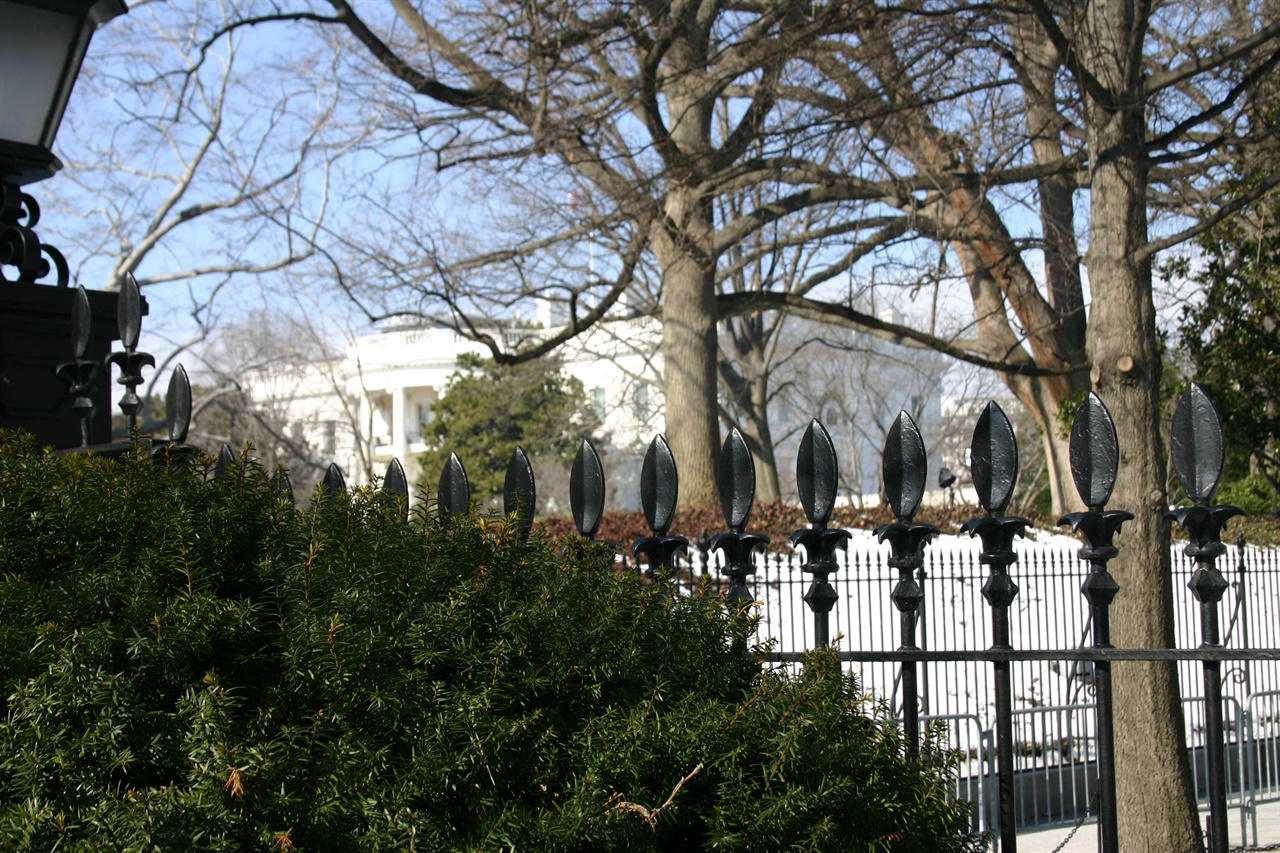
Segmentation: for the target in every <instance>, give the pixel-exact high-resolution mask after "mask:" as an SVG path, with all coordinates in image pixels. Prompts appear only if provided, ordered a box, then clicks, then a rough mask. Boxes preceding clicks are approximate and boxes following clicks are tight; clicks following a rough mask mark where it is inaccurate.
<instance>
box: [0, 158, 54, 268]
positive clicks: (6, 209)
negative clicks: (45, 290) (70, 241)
mask: <svg viewBox="0 0 1280 853" xmlns="http://www.w3.org/2000/svg"><path fill="white" fill-rule="evenodd" d="M39 222H40V205H39V204H37V203H36V200H35V199H34V198H32V197H31V196H30V195H28V194H27V193H24V192H23V191H22V189H21V187H19V186H18V185H17V184H14V183H9V182H5V183H3V184H0V266H10V267H16V268H17V270H18V277H17V278H9V277H8V276H7V275H5V274H4V273H3V272H0V279H2V280H4V281H6V282H9V283H10V284H35V283H37V282H39V281H40V279H42V278H44V277H45V276H47V275H49V273H50V272H54V271H56V272H57V274H58V275H57V281H56V283H57V285H58V287H66V286H67V284H68V283H69V282H70V281H71V270H70V268H69V267H68V266H67V259H66V258H65V257H63V255H62V252H60V251H58V250H57V249H56V248H54V247H53V246H49V245H46V244H44V243H41V242H40V237H39V236H38V235H37V234H36V232H35V227H36V225H37V224H39Z"/></svg>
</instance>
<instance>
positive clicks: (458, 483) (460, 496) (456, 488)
mask: <svg viewBox="0 0 1280 853" xmlns="http://www.w3.org/2000/svg"><path fill="white" fill-rule="evenodd" d="M436 504H437V505H438V506H439V507H440V512H441V513H446V512H452V513H456V514H459V515H463V514H466V512H467V511H468V510H469V509H470V508H471V483H470V482H469V481H468V480H467V472H466V469H465V468H463V467H462V460H461V459H459V458H458V454H456V453H450V454H449V458H448V459H447V460H446V461H445V463H444V470H443V471H441V472H440V485H439V487H438V488H437V489H436Z"/></svg>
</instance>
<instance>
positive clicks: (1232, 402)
mask: <svg viewBox="0 0 1280 853" xmlns="http://www.w3.org/2000/svg"><path fill="white" fill-rule="evenodd" d="M1271 168H1275V166H1274V165H1273V166H1272V167H1271ZM1199 244H1200V248H1201V249H1202V251H1203V252H1204V259H1205V265H1204V267H1203V268H1202V269H1201V270H1199V271H1198V272H1196V273H1195V274H1194V275H1193V276H1192V278H1193V280H1194V281H1196V282H1197V283H1198V284H1199V285H1200V287H1201V289H1202V292H1203V296H1204V298H1203V301H1201V302H1197V303H1193V304H1191V305H1188V306H1187V307H1186V308H1185V309H1184V310H1183V313H1182V324H1181V329H1180V333H1181V340H1182V346H1183V349H1184V350H1185V352H1186V354H1187V356H1188V358H1189V359H1190V362H1191V368H1192V374H1193V378H1194V379H1195V380H1196V381H1197V382H1199V383H1200V384H1201V385H1203V386H1204V387H1205V389H1206V390H1207V391H1208V392H1209V394H1210V396H1212V397H1213V400H1214V403H1215V404H1216V405H1217V407H1218V409H1219V411H1220V412H1221V413H1222V419H1223V424H1224V427H1225V428H1226V431H1227V436H1228V439H1229V440H1228V445H1227V446H1228V459H1227V464H1228V467H1227V471H1226V478H1227V483H1226V485H1232V481H1235V480H1241V479H1244V478H1247V477H1249V476H1250V475H1253V476H1254V477H1261V478H1265V480H1266V481H1267V483H1268V484H1269V486H1270V492H1271V494H1270V495H1269V496H1268V497H1267V498H1265V499H1264V500H1262V501H1255V502H1254V503H1255V504H1257V506H1255V508H1261V507H1263V506H1265V509H1263V511H1264V512H1267V511H1270V510H1272V509H1273V508H1274V500H1275V490H1276V489H1277V488H1278V487H1280V446H1278V445H1277V444H1276V435H1277V434H1280V196H1276V195H1274V194H1273V195H1271V196H1270V197H1267V198H1264V199H1263V200H1262V201H1260V202H1258V203H1255V204H1253V205H1250V206H1249V207H1247V208H1246V209H1245V210H1243V211H1242V212H1241V213H1239V214H1237V215H1236V216H1234V217H1232V218H1229V219H1227V220H1225V221H1223V222H1222V223H1220V224H1219V225H1218V226H1217V227H1215V228H1214V229H1213V230H1211V231H1209V232H1208V233H1207V234H1206V235H1205V236H1204V237H1202V238H1201V239H1200V241H1199ZM1174 271H1175V272H1182V273H1183V274H1186V273H1187V272H1188V271H1189V265H1188V264H1186V263H1185V262H1184V263H1183V265H1182V267H1181V268H1180V269H1175V270H1174ZM1233 488H1234V491H1236V492H1238V493H1239V494H1240V495H1242V496H1243V495H1246V494H1250V493H1254V492H1257V491H1258V489H1257V484H1254V485H1252V486H1251V485H1248V484H1245V483H1241V484H1240V485H1239V486H1234V487H1233Z"/></svg>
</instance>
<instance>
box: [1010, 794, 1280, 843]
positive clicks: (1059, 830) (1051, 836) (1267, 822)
mask: <svg viewBox="0 0 1280 853" xmlns="http://www.w3.org/2000/svg"><path fill="white" fill-rule="evenodd" d="M1230 812H1231V813H1230V815H1229V820H1228V822H1227V826H1228V830H1229V831H1230V834H1231V848H1232V849H1233V850H1234V849H1236V848H1238V847H1241V846H1242V842H1241V838H1240V810H1239V809H1238V808H1233V809H1231V810H1230ZM1201 817H1202V818H1203V819H1204V820H1205V821H1207V820H1208V817H1209V813H1208V812H1207V811H1206V812H1202V813H1201ZM1071 826H1072V825H1067V826H1064V827H1054V828H1053V829H1041V830H1036V831H1034V832H1020V833H1018V853H1054V851H1058V850H1059V847H1060V845H1062V842H1063V841H1064V840H1065V839H1066V837H1067V836H1068V835H1070V833H1071ZM1245 830H1246V831H1247V832H1248V833H1249V835H1248V836H1247V837H1246V838H1245V839H1244V843H1248V844H1254V843H1255V841H1254V839H1253V830H1252V829H1251V828H1250V826H1249V823H1248V821H1247V820H1246V821H1245ZM1256 844H1257V845H1258V846H1259V847H1267V846H1270V845H1273V844H1280V802H1272V803H1263V804H1261V805H1259V806H1258V838H1257V841H1256ZM1097 849H1098V829H1097V821H1095V820H1089V821H1086V822H1085V824H1084V825H1083V826H1081V827H1080V830H1079V831H1078V832H1077V833H1076V834H1075V836H1074V837H1072V839H1071V840H1070V841H1068V842H1067V843H1066V845H1065V846H1062V847H1061V850H1060V853H1097Z"/></svg>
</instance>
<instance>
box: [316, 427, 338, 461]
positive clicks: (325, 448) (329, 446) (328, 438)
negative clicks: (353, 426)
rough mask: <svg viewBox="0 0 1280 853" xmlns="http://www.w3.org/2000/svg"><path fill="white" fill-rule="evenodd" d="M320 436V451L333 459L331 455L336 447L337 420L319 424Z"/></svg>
mask: <svg viewBox="0 0 1280 853" xmlns="http://www.w3.org/2000/svg"><path fill="white" fill-rule="evenodd" d="M321 436H322V438H321V442H320V452H321V453H322V454H324V455H325V456H327V457H329V460H330V461H333V455H334V453H335V452H336V451H337V449H338V422H337V421H325V422H324V423H323V424H321Z"/></svg>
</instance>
